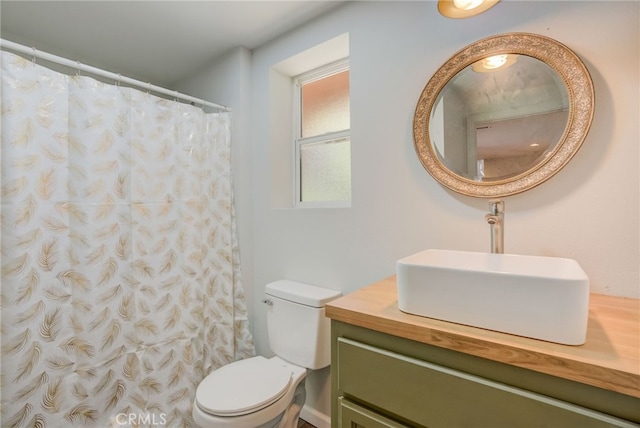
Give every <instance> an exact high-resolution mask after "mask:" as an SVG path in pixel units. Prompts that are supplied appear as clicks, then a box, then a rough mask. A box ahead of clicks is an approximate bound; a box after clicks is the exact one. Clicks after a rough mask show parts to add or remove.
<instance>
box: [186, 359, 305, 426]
mask: <svg viewBox="0 0 640 428" xmlns="http://www.w3.org/2000/svg"><path fill="white" fill-rule="evenodd" d="M306 375H307V370H306V369H305V368H302V367H298V366H296V365H294V364H291V363H287V362H286V361H284V360H282V359H280V358H279V357H273V358H270V359H267V358H264V357H261V356H257V357H253V358H248V359H246V360H241V361H237V362H235V363H233V364H229V365H227V366H224V367H222V368H220V369H218V370H216V371H214V372H213V373H212V374H210V375H209V376H207V377H206V378H205V379H204V380H203V381H202V382H201V383H200V385H198V389H197V391H196V398H195V400H194V403H193V419H194V421H195V422H196V423H197V424H198V425H199V426H201V427H218V428H226V427H233V428H256V427H260V428H272V427H282V428H284V427H295V425H296V424H297V421H298V417H299V415H300V410H301V409H302V405H303V404H304V400H305V396H306V392H305V388H304V380H305V377H306Z"/></svg>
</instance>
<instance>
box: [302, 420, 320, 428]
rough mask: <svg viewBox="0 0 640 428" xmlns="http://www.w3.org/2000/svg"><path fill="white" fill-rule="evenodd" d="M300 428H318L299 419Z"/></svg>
mask: <svg viewBox="0 0 640 428" xmlns="http://www.w3.org/2000/svg"><path fill="white" fill-rule="evenodd" d="M298 428H316V427H314V426H313V425H311V424H310V423H309V422H307V421H305V420H302V419H298Z"/></svg>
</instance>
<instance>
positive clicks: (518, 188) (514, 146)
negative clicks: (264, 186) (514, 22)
mask: <svg viewBox="0 0 640 428" xmlns="http://www.w3.org/2000/svg"><path fill="white" fill-rule="evenodd" d="M593 107H594V93H593V84H592V82H591V77H590V76H589V73H588V71H587V69H586V67H585V66H584V64H583V63H582V61H581V60H580V59H579V58H578V57H577V56H576V55H575V54H574V53H573V52H572V51H571V50H569V49H568V48H567V47H566V46H564V45H562V44H560V43H558V42H557V41H555V40H552V39H549V38H547V37H544V36H539V35H535V34H527V33H510V34H504V35H499V36H494V37H490V38H487V39H483V40H480V41H479V42H476V43H473V44H472V45H469V46H467V47H465V48H464V49H462V50H461V51H459V52H458V53H456V54H455V55H454V56H453V57H451V59H449V61H447V62H446V63H445V64H444V65H443V66H442V67H440V69H438V71H437V72H436V73H435V74H434V76H433V77H432V78H431V80H429V82H428V83H427V86H426V87H425V88H424V90H423V91H422V94H421V96H420V99H419V101H418V105H417V108H416V113H415V117H414V124H413V127H414V142H415V148H416V152H417V154H418V157H419V158H420V161H421V162H422V164H423V166H424V167H425V169H426V170H427V171H428V172H429V173H430V174H431V175H432V176H433V177H434V178H435V179H436V180H438V181H439V182H440V183H441V184H443V185H444V186H446V187H448V188H450V189H451V190H454V191H456V192H459V193H462V194H465V195H469V196H476V197H489V198H494V197H502V196H507V195H512V194H515V193H519V192H523V191H525V190H527V189H530V188H532V187H534V186H537V185H538V184H540V183H542V182H543V181H545V180H547V179H549V178H550V177H551V176H553V175H554V174H555V173H556V172H558V171H559V170H560V169H561V168H562V167H563V166H564V165H565V164H566V163H567V162H568V161H569V160H570V159H571V158H572V157H573V155H574V154H575V153H576V152H577V150H578V149H579V148H580V145H581V144H582V142H583V141H584V138H585V137H586V135H587V132H588V130H589V127H590V126H591V120H592V117H593Z"/></svg>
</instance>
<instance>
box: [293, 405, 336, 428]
mask: <svg viewBox="0 0 640 428" xmlns="http://www.w3.org/2000/svg"><path fill="white" fill-rule="evenodd" d="M300 417H301V418H302V419H304V420H305V421H307V422H309V423H310V424H311V425H313V426H315V427H317V428H331V417H330V416H327V415H325V414H324V413H320V412H319V411H317V410H316V409H312V408H310V407H308V406H303V407H302V410H301V411H300Z"/></svg>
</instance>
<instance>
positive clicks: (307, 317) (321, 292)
mask: <svg viewBox="0 0 640 428" xmlns="http://www.w3.org/2000/svg"><path fill="white" fill-rule="evenodd" d="M265 294H266V298H265V303H267V330H268V332H269V346H270V347H271V351H272V352H273V353H274V354H276V355H277V356H279V357H280V358H282V359H284V360H286V361H289V362H290V363H293V364H295V365H298V366H301V367H306V368H308V369H312V370H316V369H321V368H323V367H326V366H328V365H329V364H330V362H331V323H330V321H329V319H328V318H326V317H325V315H324V306H325V304H326V303H327V302H329V301H331V300H333V299H336V298H338V297H340V296H341V295H342V294H341V293H340V292H339V291H336V290H330V289H327V288H322V287H316V286H315V285H309V284H303V283H301V282H296V281H289V280H279V281H275V282H272V283H269V284H267V285H266V286H265Z"/></svg>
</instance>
